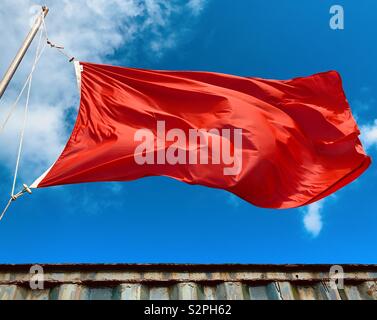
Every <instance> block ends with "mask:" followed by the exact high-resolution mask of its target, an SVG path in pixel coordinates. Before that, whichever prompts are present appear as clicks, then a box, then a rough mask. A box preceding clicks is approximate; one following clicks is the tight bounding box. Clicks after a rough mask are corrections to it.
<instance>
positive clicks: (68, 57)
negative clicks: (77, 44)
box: [42, 15, 75, 62]
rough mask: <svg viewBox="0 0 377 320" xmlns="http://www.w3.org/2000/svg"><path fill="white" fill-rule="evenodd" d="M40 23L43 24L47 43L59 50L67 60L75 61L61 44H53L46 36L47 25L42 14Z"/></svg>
mask: <svg viewBox="0 0 377 320" xmlns="http://www.w3.org/2000/svg"><path fill="white" fill-rule="evenodd" d="M42 24H43V30H44V32H45V37H46V42H47V44H48V45H49V46H50V47H51V48H52V49H56V50H57V51H58V52H60V53H61V54H62V55H64V56H65V57H66V58H67V59H68V61H69V62H73V61H75V57H73V56H70V55H69V54H68V53H66V52H65V50H64V47H63V46H59V45H57V44H54V43H53V42H52V41H51V40H50V39H49V37H48V31H47V26H46V23H45V18H44V15H42Z"/></svg>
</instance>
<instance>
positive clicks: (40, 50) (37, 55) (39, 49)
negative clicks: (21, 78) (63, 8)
mask: <svg viewBox="0 0 377 320" xmlns="http://www.w3.org/2000/svg"><path fill="white" fill-rule="evenodd" d="M42 35H43V34H42V32H41V33H40V36H39V41H38V46H37V50H36V53H35V58H34V63H33V66H32V68H31V72H30V74H29V76H28V78H27V80H26V82H25V85H24V86H23V88H22V90H21V92H20V94H19V96H18V97H17V99H16V102H15V103H14V105H13V106H12V108H11V110H10V113H9V114H8V117H7V118H6V119H5V122H4V124H3V126H2V128H1V129H2V130H3V129H4V128H5V126H6V124H7V122H8V120H9V118H10V117H11V115H12V113H13V112H14V110H15V108H16V106H17V104H18V101H19V99H20V98H21V95H22V93H23V91H24V90H25V88H26V86H27V87H28V88H27V94H26V102H25V111H24V120H23V124H22V128H21V134H20V142H19V145H18V152H17V160H16V166H15V170H14V176H13V184H12V191H11V195H10V199H9V201H8V203H7V205H6V206H5V208H4V210H3V212H2V213H1V215H0V221H1V220H2V219H3V217H4V215H5V213H6V212H7V210H8V209H9V207H10V205H11V204H12V202H13V201H15V200H17V199H18V198H19V197H20V196H22V195H23V194H24V193H25V192H29V191H30V189H29V188H28V187H27V186H26V185H24V188H23V190H22V191H20V192H19V193H17V194H14V191H15V188H16V183H17V176H18V168H19V166H20V159H21V154H22V146H23V141H24V135H25V128H26V124H27V116H28V111H29V101H30V92H31V84H32V81H33V73H34V71H35V67H36V66H37V64H38V61H39V59H40V57H41V55H42V53H43V51H44V49H45V47H46V45H45V46H44V47H42Z"/></svg>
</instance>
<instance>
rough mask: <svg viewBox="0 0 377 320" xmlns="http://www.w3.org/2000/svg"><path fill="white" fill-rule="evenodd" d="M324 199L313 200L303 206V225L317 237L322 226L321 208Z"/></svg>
mask: <svg viewBox="0 0 377 320" xmlns="http://www.w3.org/2000/svg"><path fill="white" fill-rule="evenodd" d="M323 203H324V200H321V201H318V202H315V203H312V204H310V205H309V206H307V208H305V213H304V227H305V229H306V231H307V232H309V233H310V234H311V235H312V236H313V237H317V236H318V235H319V234H320V232H321V230H322V226H323V222H322V210H323Z"/></svg>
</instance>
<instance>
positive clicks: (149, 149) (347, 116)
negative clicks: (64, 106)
mask: <svg viewBox="0 0 377 320" xmlns="http://www.w3.org/2000/svg"><path fill="white" fill-rule="evenodd" d="M80 64H81V66H82V68H83V71H82V74H81V79H80V82H81V101H80V108H79V112H78V116H77V120H76V124H75V126H74V129H73V132H72V134H71V136H70V138H69V141H68V143H67V145H66V147H65V149H64V151H63V152H62V154H61V155H60V157H59V158H58V159H57V161H56V162H55V163H54V164H53V166H52V167H51V168H50V169H49V170H48V171H47V172H45V174H44V175H42V176H41V177H40V178H39V179H38V180H37V181H36V182H35V183H34V184H33V186H32V187H34V188H42V187H50V186H56V185H65V184H74V183H86V182H99V181H130V180H135V179H139V178H142V177H146V176H167V177H171V178H174V179H177V180H180V181H183V182H186V183H189V184H199V185H204V186H208V187H213V188H219V189H225V190H228V191H229V192H232V193H234V194H235V195H237V196H239V197H241V198H242V199H244V200H246V201H248V202H250V203H252V204H254V205H256V206H259V207H264V208H293V207H299V206H302V205H306V204H309V203H312V202H315V201H317V200H320V199H321V198H323V197H325V196H328V195H330V194H331V193H333V192H335V191H337V190H338V189H339V188H341V187H343V186H345V185H346V184H348V183H350V182H351V181H353V180H355V179H356V178H357V177H359V176H360V175H361V174H362V173H363V172H364V171H365V170H366V169H367V168H368V166H369V165H370V162H371V159H370V158H369V157H368V156H367V155H366V153H365V152H364V150H363V147H362V145H361V143H360V140H359V137H358V136H359V134H360V132H359V130H358V127H357V124H356V122H355V120H354V118H353V116H352V113H351V110H350V107H349V105H348V102H347V99H346V96H345V94H344V91H343V88H342V81H341V78H340V75H339V74H338V73H337V72H335V71H330V72H324V73H319V74H315V75H312V76H308V77H302V78H295V79H292V80H284V81H283V80H265V79H260V78H248V77H240V76H233V75H226V74H220V73H212V72H184V71H182V72H181V71H154V70H142V69H132V68H123V67H114V66H108V65H99V64H92V63H80Z"/></svg>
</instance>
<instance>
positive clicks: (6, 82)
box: [0, 6, 49, 99]
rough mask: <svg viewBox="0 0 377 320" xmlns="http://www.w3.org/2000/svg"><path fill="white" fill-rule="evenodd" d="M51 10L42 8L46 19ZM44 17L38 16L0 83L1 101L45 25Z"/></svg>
mask: <svg viewBox="0 0 377 320" xmlns="http://www.w3.org/2000/svg"><path fill="white" fill-rule="evenodd" d="M48 11H49V9H48V8H47V7H45V6H44V7H42V14H43V17H46V16H47V14H48ZM43 17H42V15H38V18H37V19H36V20H35V22H34V25H33V27H32V28H31V30H30V32H29V34H28V35H27V37H26V38H25V40H24V42H23V43H22V46H21V48H20V49H19V50H18V52H17V55H16V56H15V58H14V59H13V61H12V63H11V64H10V66H9V68H8V70H7V72H6V73H5V75H4V77H3V79H2V80H1V82H0V99H1V98H2V97H3V95H4V92H5V90H6V89H7V87H8V85H9V83H10V81H11V80H12V78H13V76H14V74H15V73H16V71H17V68H18V66H19V65H20V63H21V61H22V59H23V58H24V56H25V54H26V52H27V50H28V49H29V47H30V45H31V43H32V42H33V40H34V38H35V35H36V34H37V33H38V31H39V28H40V27H41V25H42V23H43Z"/></svg>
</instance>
